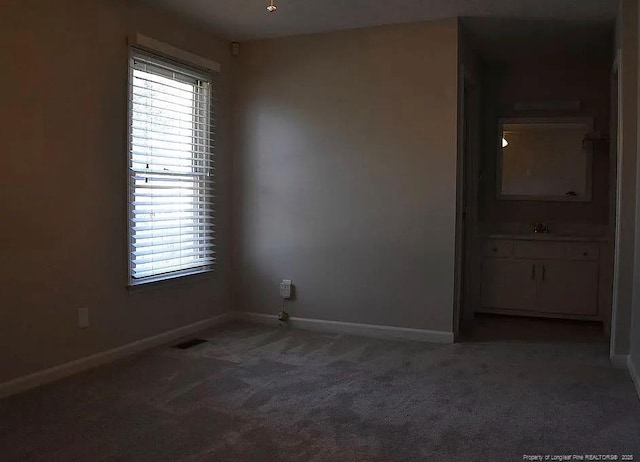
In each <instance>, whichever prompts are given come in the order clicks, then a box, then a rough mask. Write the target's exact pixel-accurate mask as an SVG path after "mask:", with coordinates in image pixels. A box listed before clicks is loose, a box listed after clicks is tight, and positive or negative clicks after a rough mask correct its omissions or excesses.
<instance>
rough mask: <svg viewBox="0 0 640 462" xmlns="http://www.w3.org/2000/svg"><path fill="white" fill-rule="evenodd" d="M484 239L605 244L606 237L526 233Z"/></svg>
mask: <svg viewBox="0 0 640 462" xmlns="http://www.w3.org/2000/svg"><path fill="white" fill-rule="evenodd" d="M482 237H483V238H485V239H513V240H520V241H563V242H607V240H608V239H607V237H606V236H602V235H596V236H585V235H570V234H554V233H527V234H483V235H482Z"/></svg>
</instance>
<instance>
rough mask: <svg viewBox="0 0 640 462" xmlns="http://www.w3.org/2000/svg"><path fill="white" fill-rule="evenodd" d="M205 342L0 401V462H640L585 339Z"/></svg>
mask: <svg viewBox="0 0 640 462" xmlns="http://www.w3.org/2000/svg"><path fill="white" fill-rule="evenodd" d="M483 332H484V334H483V335H485V336H486V333H487V332H488V330H487V329H486V328H485V329H484V331H483ZM201 336H202V337H203V338H206V339H208V340H209V342H207V343H205V344H202V345H199V346H196V347H194V348H192V349H188V350H177V349H172V348H168V347H165V348H159V349H156V350H153V351H150V352H147V353H145V354H142V355H140V356H137V357H135V358H130V359H127V360H123V361H120V362H118V363H115V364H113V365H110V366H108V367H103V368H100V369H97V370H93V371H89V372H87V373H84V374H81V375H78V376H75V377H72V378H69V379H66V380H63V381H61V382H57V383H54V384H51V385H48V386H45V387H43V388H40V389H37V390H33V391H30V392H27V393H24V394H22V395H18V396H14V397H11V398H8V399H5V400H3V401H0V460H2V461H3V462H8V461H20V462H25V461H43V462H45V461H46V462H53V461H64V462H71V461H135V462H137V461H194V462H195V461H216V462H217V461H233V462H241V461H280V460H282V461H305V462H306V461H352V460H358V461H414V460H415V461H423V460H429V461H461V462H462V461H464V462H469V461H479V462H488V461H521V460H523V455H525V454H542V455H544V454H617V455H621V454H634V455H635V457H636V460H638V459H639V458H640V400H638V397H637V396H636V394H635V390H634V388H633V385H632V382H631V380H630V378H629V376H628V374H627V372H626V371H625V370H621V369H615V368H612V367H611V366H610V365H609V362H608V359H607V345H606V343H605V342H604V341H601V340H598V339H597V338H596V339H593V338H591V336H590V335H587V336H586V337H585V338H580V336H578V338H577V339H576V338H574V339H573V340H572V341H567V342H562V341H560V340H558V339H551V340H550V339H543V340H542V341H535V339H527V341H525V342H522V341H515V340H512V339H508V340H499V341H490V339H483V340H482V341H477V340H474V339H473V336H472V338H471V339H470V341H469V342H466V343H461V344H455V345H427V344H422V343H417V342H400V341H383V340H374V339H367V338H359V337H351V336H343V335H331V334H321V333H311V332H306V331H296V330H286V329H283V328H277V327H274V328H268V327H258V326H251V325H242V324H234V325H229V326H227V327H224V328H222V329H219V330H216V331H210V332H206V333H203V334H201Z"/></svg>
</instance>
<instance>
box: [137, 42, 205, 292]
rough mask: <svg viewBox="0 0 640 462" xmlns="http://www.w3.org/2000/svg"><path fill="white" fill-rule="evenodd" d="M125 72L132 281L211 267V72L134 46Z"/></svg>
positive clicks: (179, 274) (158, 277) (148, 280)
mask: <svg viewBox="0 0 640 462" xmlns="http://www.w3.org/2000/svg"><path fill="white" fill-rule="evenodd" d="M129 74H130V75H129V82H130V83H129V86H130V88H129V95H130V102H129V107H130V110H129V168H128V170H129V280H130V283H131V284H138V283H143V282H150V281H155V280H159V279H165V278H170V277H177V276H182V275H187V274H193V273H197V272H203V271H209V270H211V269H212V268H213V265H214V264H215V255H216V254H215V245H214V237H215V229H214V221H215V215H214V195H213V185H214V157H213V148H214V124H213V113H212V107H213V80H212V76H210V75H205V74H202V75H201V74H199V73H198V72H195V71H193V70H190V69H189V68H188V67H182V66H179V65H176V64H173V63H171V62H169V61H164V60H162V59H159V58H157V57H153V56H151V55H147V54H145V53H143V52H138V51H135V50H133V51H132V54H131V59H130V69H129Z"/></svg>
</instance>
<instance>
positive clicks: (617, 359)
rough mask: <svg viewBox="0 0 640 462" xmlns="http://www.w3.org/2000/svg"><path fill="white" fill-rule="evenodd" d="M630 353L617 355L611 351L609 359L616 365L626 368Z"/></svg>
mask: <svg viewBox="0 0 640 462" xmlns="http://www.w3.org/2000/svg"><path fill="white" fill-rule="evenodd" d="M628 359H629V355H617V354H613V353H611V354H610V355H609V360H610V361H611V364H612V365H613V366H614V367H619V368H621V369H626V368H627V364H628Z"/></svg>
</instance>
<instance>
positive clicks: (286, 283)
mask: <svg viewBox="0 0 640 462" xmlns="http://www.w3.org/2000/svg"><path fill="white" fill-rule="evenodd" d="M280 297H282V298H285V299H288V298H291V279H283V280H282V282H281V283H280Z"/></svg>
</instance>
